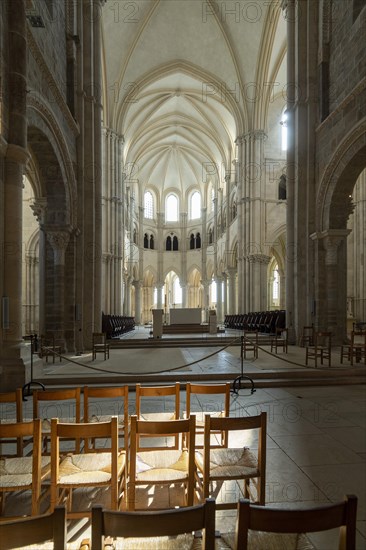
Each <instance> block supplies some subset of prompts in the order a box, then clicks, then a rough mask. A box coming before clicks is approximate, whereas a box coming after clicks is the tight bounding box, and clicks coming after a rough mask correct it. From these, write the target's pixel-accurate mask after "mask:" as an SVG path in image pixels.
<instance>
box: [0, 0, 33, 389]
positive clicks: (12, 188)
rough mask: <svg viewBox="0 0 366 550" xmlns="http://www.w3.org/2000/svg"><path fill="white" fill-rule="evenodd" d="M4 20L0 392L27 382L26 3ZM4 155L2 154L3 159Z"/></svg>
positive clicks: (13, 2) (14, 1)
mask: <svg viewBox="0 0 366 550" xmlns="http://www.w3.org/2000/svg"><path fill="white" fill-rule="evenodd" d="M5 13H7V16H8V34H7V40H8V68H9V70H8V74H7V75H4V76H5V77H6V78H5V82H4V85H5V86H7V88H8V90H7V91H8V109H9V110H8V113H9V116H8V136H7V142H8V143H7V146H6V145H5V144H4V147H2V150H3V151H4V152H5V158H4V188H3V196H2V198H1V203H2V204H1V205H0V208H1V217H2V219H3V228H2V231H1V232H0V235H1V240H2V241H3V242H0V249H1V250H2V258H1V263H2V266H3V267H2V270H3V274H2V277H1V276H0V282H1V283H2V284H1V286H2V296H1V298H4V299H5V300H6V301H7V303H8V307H9V309H8V311H9V315H8V319H2V331H0V332H1V335H0V370H1V371H2V374H1V387H0V391H3V392H4V391H11V390H15V389H16V388H17V387H19V386H22V385H23V384H24V383H25V382H27V381H28V376H29V375H28V374H27V373H26V369H25V366H24V363H23V360H22V359H21V342H22V323H21V320H22V193H23V174H24V166H25V164H26V162H27V161H28V154H27V151H26V148H27V118H26V87H27V41H26V17H25V3H24V1H23V0H9V1H8V2H7V9H6V10H5ZM2 154H3V153H2Z"/></svg>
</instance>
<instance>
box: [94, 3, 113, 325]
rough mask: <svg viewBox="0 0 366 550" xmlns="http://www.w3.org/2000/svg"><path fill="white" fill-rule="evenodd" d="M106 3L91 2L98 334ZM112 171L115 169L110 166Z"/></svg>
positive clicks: (98, 319) (99, 322)
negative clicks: (104, 9)
mask: <svg viewBox="0 0 366 550" xmlns="http://www.w3.org/2000/svg"><path fill="white" fill-rule="evenodd" d="M104 2H105V0H94V5H93V8H94V11H93V15H94V17H93V19H92V21H93V64H94V67H93V69H94V70H93V85H94V94H93V95H94V102H93V108H94V113H93V123H94V129H93V134H94V165H95V172H94V181H95V199H94V209H95V210H94V212H95V230H94V239H95V268H94V270H95V271H94V275H95V279H94V288H93V294H94V325H95V328H96V330H97V331H100V330H101V328H102V108H103V106H102V69H101V58H102V46H101V22H100V17H101V13H102V6H103V4H104ZM113 169H114V166H113Z"/></svg>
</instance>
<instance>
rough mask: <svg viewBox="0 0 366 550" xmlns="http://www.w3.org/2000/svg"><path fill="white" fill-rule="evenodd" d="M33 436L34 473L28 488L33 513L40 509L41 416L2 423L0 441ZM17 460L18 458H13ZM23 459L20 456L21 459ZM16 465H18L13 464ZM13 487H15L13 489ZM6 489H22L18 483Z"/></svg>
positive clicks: (24, 485) (24, 484)
mask: <svg viewBox="0 0 366 550" xmlns="http://www.w3.org/2000/svg"><path fill="white" fill-rule="evenodd" d="M22 438H27V439H28V440H29V439H30V438H32V475H31V478H30V480H29V486H28V488H31V489H32V515H35V514H36V513H38V511H39V500H40V496H41V467H42V464H41V458H42V451H41V421H40V419H39V418H37V419H35V420H33V421H31V422H16V423H14V424H0V442H1V440H3V439H6V440H7V441H8V440H10V439H14V440H18V439H22ZM11 460H13V461H16V460H18V458H12V459H11ZM22 460H23V459H22V458H21V457H19V461H22ZM13 467H16V466H13ZM12 487H13V489H12ZM23 489H27V484H26V483H25V482H24V481H23ZM6 490H9V491H11V490H14V491H16V490H20V489H19V486H18V484H16V485H7V486H6Z"/></svg>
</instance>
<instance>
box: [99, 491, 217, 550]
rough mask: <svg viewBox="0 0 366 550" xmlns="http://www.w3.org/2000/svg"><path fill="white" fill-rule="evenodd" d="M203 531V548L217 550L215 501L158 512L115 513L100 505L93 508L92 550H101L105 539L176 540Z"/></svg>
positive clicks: (210, 500)
mask: <svg viewBox="0 0 366 550" xmlns="http://www.w3.org/2000/svg"><path fill="white" fill-rule="evenodd" d="M201 529H204V537H203V544H202V549H204V550H214V548H215V500H214V499H212V498H209V499H206V501H205V502H204V503H203V504H199V505H197V506H189V507H186V508H178V509H172V510H164V511H159V512H157V511H156V512H155V511H150V512H120V511H118V512H114V511H109V510H103V509H102V507H101V506H93V508H92V548H93V550H102V548H103V536H111V537H125V538H129V537H136V538H142V537H143V538H147V537H148V538H151V537H160V536H169V537H174V536H177V535H180V534H184V533H192V532H193V531H198V530H201ZM154 547H155V546H154ZM156 548H158V546H156ZM177 548H178V546H177Z"/></svg>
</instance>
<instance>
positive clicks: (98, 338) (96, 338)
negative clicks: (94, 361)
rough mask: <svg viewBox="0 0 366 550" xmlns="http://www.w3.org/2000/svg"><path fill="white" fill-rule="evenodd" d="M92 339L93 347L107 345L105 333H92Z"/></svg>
mask: <svg viewBox="0 0 366 550" xmlns="http://www.w3.org/2000/svg"><path fill="white" fill-rule="evenodd" d="M92 338H93V346H94V345H95V344H102V345H106V344H107V333H106V332H93V334H92Z"/></svg>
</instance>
